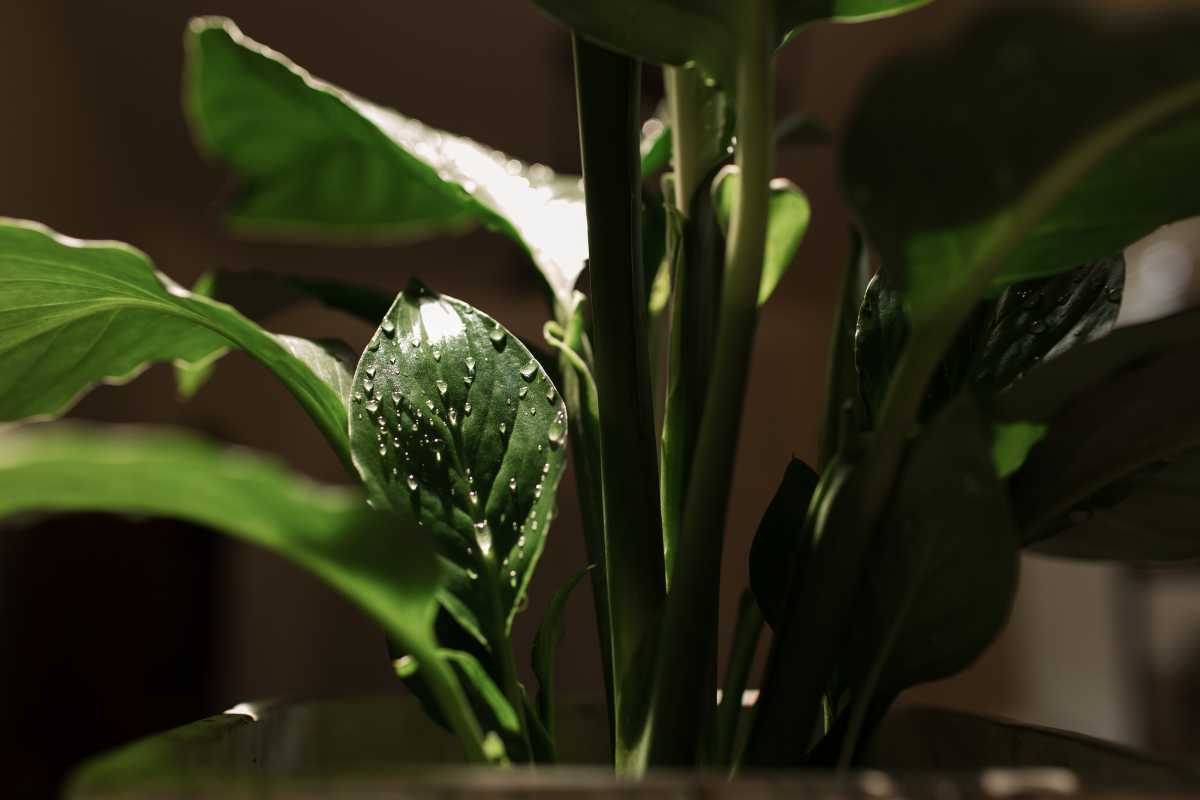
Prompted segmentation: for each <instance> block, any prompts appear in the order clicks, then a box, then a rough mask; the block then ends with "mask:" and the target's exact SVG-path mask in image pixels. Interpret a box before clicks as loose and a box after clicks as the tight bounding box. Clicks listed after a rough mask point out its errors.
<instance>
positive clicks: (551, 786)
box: [67, 695, 1200, 800]
mask: <svg viewBox="0 0 1200 800" xmlns="http://www.w3.org/2000/svg"><path fill="white" fill-rule="evenodd" d="M606 733H607V724H606V722H605V719H604V712H603V709H602V708H601V707H599V706H597V705H594V704H592V705H587V704H582V705H575V706H572V707H571V708H570V709H568V710H567V711H566V713H563V714H562V715H561V720H560V723H559V740H560V756H561V758H562V759H563V761H564V763H566V764H570V766H561V767H553V768H538V769H536V770H529V769H510V770H501V769H487V768H479V767H464V766H462V764H461V751H460V749H459V747H458V744H457V742H456V741H455V739H454V738H453V737H452V736H450V734H448V733H447V732H446V731H444V730H442V729H441V728H438V727H437V726H436V725H434V724H433V723H431V722H430V721H429V720H428V719H426V717H425V716H424V712H423V711H422V710H421V708H420V706H419V705H418V704H417V703H416V702H415V701H414V700H412V699H411V698H410V697H408V696H406V695H384V696H378V697H365V698H352V699H342V700H331V701H321V702H299V703H292V702H264V703H244V704H240V705H238V706H235V707H234V708H232V709H230V710H229V711H226V712H225V713H223V714H218V715H216V716H212V717H208V718H206V719H202V720H200V721H198V722H193V723H191V724H189V725H184V726H182V727H179V728H176V729H174V730H170V731H167V732H165V733H160V734H157V735H154V736H150V737H147V738H145V739H142V740H140V741H137V742H134V743H132V744H129V745H126V746H124V747H121V748H119V749H116V750H113V751H111V752H108V753H104V754H101V755H99V756H97V757H95V758H93V759H91V760H90V761H87V762H85V763H84V764H83V765H81V766H80V767H79V768H78V769H77V770H76V771H75V773H74V775H73V776H72V779H71V781H70V784H69V786H68V790H67V794H68V796H69V797H73V798H100V797H127V798H149V797H164V796H180V795H186V796H189V797H222V798H224V797H241V796H255V797H261V796H287V797H314V798H315V797H338V798H373V797H404V798H439V799H446V800H449V799H450V798H460V797H468V796H470V797H492V798H505V800H516V798H524V797H529V798H545V799H546V800H549V799H550V798H581V799H582V798H602V797H613V796H618V795H619V796H621V797H628V798H647V800H649V799H650V798H653V799H654V800H658V798H726V797H728V798H784V797H803V798H813V800H826V799H830V800H832V798H887V797H936V798H939V800H942V798H944V799H945V800H953V799H954V798H973V797H1017V796H1019V797H1053V796H1063V795H1072V796H1146V795H1148V794H1154V795H1156V796H1198V797H1200V792H1197V786H1198V784H1196V783H1195V782H1194V780H1195V773H1194V772H1192V771H1190V770H1187V769H1186V768H1183V767H1180V766H1178V765H1174V764H1169V763H1165V762H1161V761H1156V760H1153V759H1150V758H1147V757H1145V756H1143V755H1140V754H1137V753H1134V752H1132V751H1128V750H1125V749H1123V748H1119V747H1116V746H1113V745H1110V744H1107V743H1104V742H1098V741H1096V740H1088V739H1083V738H1081V737H1077V736H1073V735H1067V734H1062V733H1059V732H1056V731H1050V730H1046V729H1035V728H1030V727H1027V726H1019V725H1015V724H1011V723H1005V722H1000V721H993V720H984V719H981V718H979V717H975V716H971V715H965V714H957V713H954V712H944V711H938V710H933V709H901V710H899V711H897V712H894V713H893V714H891V715H890V716H889V717H888V719H887V720H885V722H884V723H883V725H882V726H881V727H880V730H879V731H878V733H877V734H876V735H875V737H874V738H873V739H872V740H871V742H870V743H869V744H868V745H867V748H866V750H867V754H866V759H867V761H868V763H870V764H871V765H872V766H873V767H875V768H872V769H866V770H855V771H852V772H849V773H846V774H844V775H841V776H838V775H834V774H833V773H828V772H817V771H794V772H790V773H788V772H777V773H758V774H755V773H750V774H745V775H742V776H739V777H738V778H737V779H736V780H733V781H729V780H727V779H726V778H725V777H724V776H723V775H721V774H719V773H716V772H707V773H705V772H683V771H663V772H657V773H651V775H650V776H648V778H647V779H646V780H644V781H640V782H631V781H625V780H620V779H617V778H614V777H613V775H612V773H611V770H610V769H608V768H607V767H606V766H605V763H606V762H607V749H608V745H607V742H606V739H605V737H606ZM983 759H986V760H983ZM985 765H990V766H985ZM1062 765H1071V766H1073V767H1074V769H1069V768H1066V767H1064V766H1062Z"/></svg>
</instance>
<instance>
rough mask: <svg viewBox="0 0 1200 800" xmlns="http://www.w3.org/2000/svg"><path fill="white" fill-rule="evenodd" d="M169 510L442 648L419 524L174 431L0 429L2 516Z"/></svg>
mask: <svg viewBox="0 0 1200 800" xmlns="http://www.w3.org/2000/svg"><path fill="white" fill-rule="evenodd" d="M30 511H59V512H85V511H86V512H96V511H105V512H112V513H120V514H138V515H154V516H168V517H173V518H176V519H183V520H188V521H190V522H195V523H198V524H201V525H206V526H208V527H211V528H214V529H216V530H218V531H221V532H224V533H226V534H229V535H230V536H233V537H234V538H237V539H241V540H244V541H247V542H250V543H252V544H255V545H258V546H260V547H265V548H267V549H268V550H272V551H274V552H276V553H278V554H279V555H282V556H284V557H285V558H288V559H290V560H292V561H294V562H296V563H297V564H299V565H300V566H302V567H304V568H305V569H307V570H309V571H311V572H313V573H314V574H315V575H317V576H318V577H320V578H321V579H322V580H324V581H326V582H327V583H329V584H330V585H331V586H333V587H335V588H337V589H338V590H339V591H341V592H342V593H343V594H345V595H346V596H347V597H349V598H350V599H351V600H353V601H354V602H355V603H357V604H358V605H359V606H360V607H361V608H362V609H364V610H365V611H366V612H367V613H369V614H371V615H372V616H373V617H375V618H376V619H377V620H378V621H379V622H380V623H382V624H383V625H384V627H385V628H386V629H387V630H388V632H389V633H390V634H391V635H392V636H394V637H395V638H396V639H398V640H400V641H402V642H403V643H404V645H405V647H407V648H408V649H409V650H411V651H413V652H416V653H421V654H428V653H431V652H432V648H433V647H435V642H434V640H433V618H434V613H435V612H436V610H437V603H436V600H435V597H436V592H437V589H438V587H439V585H440V584H441V582H442V578H441V575H440V570H439V567H438V564H437V561H436V559H435V557H434V553H433V550H432V548H431V547H430V545H429V543H428V541H427V540H426V538H425V537H424V536H422V535H420V531H418V530H417V529H416V527H415V526H407V525H404V524H400V522H399V521H398V520H397V518H396V517H395V516H394V515H391V514H387V513H381V512H376V511H371V510H370V509H369V508H367V506H366V504H365V503H364V502H363V497H362V495H361V494H360V493H358V492H356V491H350V490H347V489H342V488H334V487H330V486H322V485H318V484H316V483H313V482H312V481H310V480H307V479H305V478H302V477H300V476H298V475H296V474H295V473H293V472H291V471H289V470H288V469H286V468H285V467H283V466H282V465H281V464H279V463H277V462H275V461H273V460H271V459H267V458H264V457H262V456H260V455H257V454H255V453H252V452H251V451H248V450H244V449H240V448H229V447H226V446H223V445H219V444H215V443H212V442H209V441H206V440H203V439H200V438H197V437H194V436H191V435H188V434H184V433H181V432H177V431H171V430H163V429H158V430H155V429H151V428H124V427H112V428H98V427H94V426H85V425H81V424H72V423H65V422H60V423H55V424H53V425H37V426H31V427H24V428H19V429H15V430H10V431H7V432H5V433H3V434H0V517H10V516H13V515H16V514H20V513H24V512H30Z"/></svg>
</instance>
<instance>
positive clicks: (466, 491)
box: [350, 284, 567, 645]
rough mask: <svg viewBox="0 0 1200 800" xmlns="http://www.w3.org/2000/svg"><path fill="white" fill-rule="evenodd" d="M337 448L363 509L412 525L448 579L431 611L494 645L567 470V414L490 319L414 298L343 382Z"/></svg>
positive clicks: (414, 293)
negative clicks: (343, 431) (346, 425)
mask: <svg viewBox="0 0 1200 800" xmlns="http://www.w3.org/2000/svg"><path fill="white" fill-rule="evenodd" d="M353 396H354V402H353V405H352V409H351V419H350V441H351V448H352V451H353V454H354V462H355V465H356V466H357V467H358V470H359V473H360V474H361V475H362V478H363V481H364V482H365V483H366V485H367V489H368V492H369V494H370V496H371V499H372V502H373V503H374V504H375V505H376V506H377V507H380V508H392V509H394V510H395V511H397V512H398V513H401V514H404V515H406V516H409V517H411V518H412V519H415V520H417V521H418V522H419V523H420V524H421V525H423V526H424V529H425V530H426V531H427V532H428V534H429V535H430V536H431V537H432V538H433V540H434V541H436V542H437V546H438V550H439V552H440V554H441V556H442V558H443V560H444V561H445V562H446V564H447V566H448V569H449V571H450V573H451V576H452V577H451V579H450V582H449V585H448V588H447V591H446V592H445V593H444V595H443V598H442V602H443V605H444V606H445V607H446V609H447V610H448V611H449V612H450V613H452V614H453V615H454V616H455V618H456V619H457V620H458V621H459V622H460V623H461V624H462V625H463V626H464V627H465V628H467V629H468V630H470V631H472V632H473V633H475V634H476V636H478V637H479V638H480V639H481V640H483V641H488V642H491V643H492V644H494V645H495V644H497V641H496V640H497V637H500V636H502V635H506V633H507V630H508V626H509V625H510V624H511V622H512V618H513V616H514V615H515V614H516V612H517V610H518V607H519V605H520V602H521V598H523V597H524V595H525V589H526V586H527V584H528V582H529V578H530V576H531V574H532V572H533V568H534V566H535V565H536V563H537V560H538V557H539V556H540V555H541V552H542V547H543V546H544V544H545V541H546V534H547V532H548V529H549V527H550V522H551V518H552V517H553V515H554V494H555V490H556V488H557V486H558V481H559V478H560V477H561V476H562V472H563V468H564V466H565V463H566V448H565V447H564V444H565V441H566V435H567V418H566V408H565V406H564V405H563V401H562V398H561V397H560V396H559V393H558V391H557V389H556V388H555V387H554V385H553V384H552V383H551V382H550V379H549V378H547V377H546V374H545V372H544V371H543V370H542V368H541V367H540V366H539V364H538V362H537V361H536V360H534V358H533V357H532V356H531V355H530V354H529V351H528V350H527V349H526V348H525V346H524V345H522V344H521V342H520V341H519V340H518V339H517V338H516V337H514V336H513V335H512V334H510V333H509V332H508V331H506V330H505V329H504V328H503V327H501V326H500V324H499V323H497V322H496V321H495V320H493V319H492V318H491V317H488V316H487V315H486V314H483V313H482V312H480V311H477V310H475V309H474V308H472V307H470V306H468V305H467V304H466V303H463V302H461V301H458V300H455V299H453V298H449V297H444V296H442V295H438V294H436V293H433V292H431V291H429V290H428V289H426V288H425V287H423V286H421V285H419V284H414V285H412V286H410V288H409V289H407V290H405V291H404V292H403V293H401V294H400V295H399V296H398V297H397V298H396V302H395V304H394V305H393V306H392V308H391V310H390V311H389V312H388V314H387V316H385V317H384V319H383V322H382V324H381V325H380V327H379V329H378V330H377V331H376V332H375V335H374V336H373V337H372V339H371V342H370V344H368V345H367V349H366V351H365V352H364V353H363V355H362V358H361V360H360V361H359V364H358V370H357V372H356V373H355V376H354V395H353Z"/></svg>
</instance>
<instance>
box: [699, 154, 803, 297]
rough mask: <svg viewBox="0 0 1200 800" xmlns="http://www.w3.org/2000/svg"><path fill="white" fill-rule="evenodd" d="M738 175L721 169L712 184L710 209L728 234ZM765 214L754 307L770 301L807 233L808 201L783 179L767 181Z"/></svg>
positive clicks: (732, 170) (738, 181)
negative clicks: (759, 280) (769, 187)
mask: <svg viewBox="0 0 1200 800" xmlns="http://www.w3.org/2000/svg"><path fill="white" fill-rule="evenodd" d="M740 183H741V176H740V175H739V174H738V172H737V168H736V167H726V168H725V169H723V170H721V172H720V173H719V174H718V175H717V177H716V179H715V180H714V181H713V188H712V191H713V207H714V209H715V210H716V213H717V219H718V220H720V223H721V229H722V230H723V231H724V233H725V235H726V236H728V235H729V221H730V220H731V219H732V218H733V202H734V198H735V197H737V193H738V185H739V184H740ZM767 213H768V214H769V217H768V219H767V243H766V251H765V252H764V254H763V268H762V283H761V284H760V285H759V288H758V304H759V305H760V306H761V305H762V304H763V303H765V302H767V300H768V299H770V297H771V294H772V292H774V291H775V287H776V286H778V285H779V282H780V281H781V280H783V276H784V273H786V272H787V269H788V267H790V266H791V264H792V260H793V259H794V258H795V256H796V250H798V249H799V248H800V242H801V241H803V240H804V234H805V232H807V231H808V223H809V220H810V219H811V218H812V209H811V208H810V207H809V204H808V198H807V197H805V196H804V192H802V191H800V187H798V186H796V184H794V183H792V182H791V181H789V180H787V179H786V178H775V179H773V180H772V181H771V199H770V206H769V208H768V211H767Z"/></svg>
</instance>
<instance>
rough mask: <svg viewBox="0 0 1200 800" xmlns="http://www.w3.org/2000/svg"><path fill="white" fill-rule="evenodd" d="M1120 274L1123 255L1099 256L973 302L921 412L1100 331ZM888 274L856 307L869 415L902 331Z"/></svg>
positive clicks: (1105, 328) (988, 389)
mask: <svg viewBox="0 0 1200 800" xmlns="http://www.w3.org/2000/svg"><path fill="white" fill-rule="evenodd" d="M1124 279H1125V260H1124V258H1123V257H1120V256H1118V257H1116V258H1106V259H1101V260H1099V261H1096V262H1093V263H1090V264H1084V265H1081V266H1079V267H1076V268H1075V269H1073V270H1071V271H1069V272H1065V273H1062V274H1059V275H1054V276H1051V277H1046V278H1035V279H1033V280H1029V281H1023V282H1022V283H1018V284H1015V285H1013V286H1010V287H1008V288H1006V289H1005V290H1004V291H1003V292H1001V294H1000V296H999V297H998V298H996V299H994V300H988V301H985V302H983V303H981V304H980V305H979V306H978V307H977V308H976V309H975V311H974V312H973V313H972V315H971V316H970V317H969V318H968V320H967V322H966V324H964V325H963V326H962V328H960V329H959V332H958V335H957V336H956V337H955V339H954V341H953V342H952V343H951V345H950V349H949V350H948V351H947V353H946V354H945V356H943V358H942V360H941V363H940V364H939V365H938V367H937V369H936V370H935V371H934V375H933V379H932V380H931V381H930V383H929V386H928V388H927V393H926V398H925V402H924V405H923V407H922V412H921V416H922V418H928V417H929V416H931V415H932V414H934V413H936V412H937V410H938V409H940V408H941V407H942V406H943V405H944V404H945V403H946V402H947V401H948V400H949V399H950V398H952V397H953V396H954V395H956V394H957V393H958V392H959V391H961V390H962V389H963V388H964V387H966V386H968V385H969V386H972V387H973V388H974V389H975V390H976V391H978V392H980V393H983V394H993V393H995V392H998V391H1001V390H1003V389H1004V388H1005V387H1006V386H1009V385H1010V384H1011V383H1012V382H1013V381H1014V380H1016V379H1017V378H1019V377H1020V376H1021V375H1022V374H1024V372H1025V371H1026V370H1029V369H1032V368H1033V367H1035V366H1037V365H1038V364H1039V363H1040V362H1041V361H1043V360H1050V359H1054V358H1057V357H1059V356H1061V355H1062V354H1063V353H1065V352H1067V351H1068V350H1070V349H1071V348H1073V347H1077V346H1080V345H1082V344H1085V343H1086V342H1089V341H1093V340H1095V339H1098V338H1100V337H1102V336H1104V335H1106V334H1107V333H1108V332H1109V331H1110V330H1111V329H1112V327H1113V324H1114V323H1115V322H1116V319H1117V313H1118V312H1119V310H1120V301H1121V287H1122V285H1123V284H1124ZM893 280H894V278H893V277H892V276H890V275H889V274H888V273H886V272H881V273H879V274H878V275H876V276H875V278H874V279H872V281H871V283H870V285H869V287H868V289H867V295H866V298H865V300H864V302H863V305H862V309H861V311H860V314H859V322H858V333H857V336H856V342H855V349H856V357H857V362H858V370H859V380H860V385H861V390H862V396H863V399H864V401H865V402H866V403H867V407H868V410H869V411H871V412H872V414H874V413H877V412H878V410H879V408H880V406H881V404H882V402H883V396H884V393H885V392H886V391H887V386H888V382H889V381H890V380H891V377H892V372H893V370H894V369H895V367H896V364H897V361H898V360H899V358H900V353H901V351H902V350H903V347H904V344H905V342H906V340H907V338H908V332H909V325H908V321H907V319H906V317H905V315H904V309H903V298H902V295H901V293H900V292H899V291H898V290H897V289H896V288H895V287H894V285H893V283H892V281H893Z"/></svg>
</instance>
